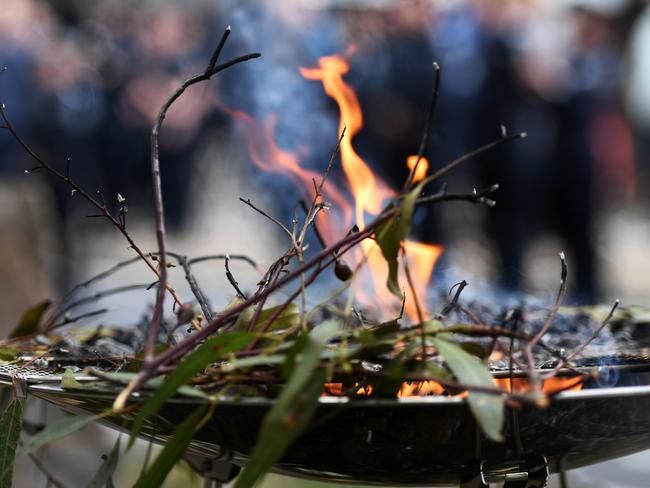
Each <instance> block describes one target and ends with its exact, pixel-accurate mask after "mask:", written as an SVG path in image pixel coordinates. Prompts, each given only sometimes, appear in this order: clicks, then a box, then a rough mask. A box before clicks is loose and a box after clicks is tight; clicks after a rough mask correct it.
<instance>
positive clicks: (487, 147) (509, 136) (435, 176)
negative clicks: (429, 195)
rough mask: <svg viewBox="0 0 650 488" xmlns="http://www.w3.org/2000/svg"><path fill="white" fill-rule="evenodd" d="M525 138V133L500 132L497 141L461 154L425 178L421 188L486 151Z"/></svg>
mask: <svg viewBox="0 0 650 488" xmlns="http://www.w3.org/2000/svg"><path fill="white" fill-rule="evenodd" d="M502 128H503V127H502ZM525 137H526V133H525V132H521V133H519V134H506V133H504V132H502V134H501V137H500V138H499V139H496V140H494V141H492V142H488V143H487V144H484V145H483V146H480V147H478V148H476V149H474V150H473V151H470V152H468V153H465V154H463V155H462V156H460V157H458V158H456V159H454V160H453V161H451V162H450V163H447V164H446V165H445V166H443V167H442V168H440V169H439V170H438V171H436V172H435V173H433V174H432V175H431V176H427V177H426V178H425V179H424V180H423V186H424V185H428V184H429V183H431V182H432V181H435V180H437V179H439V178H440V177H442V176H444V175H446V174H447V173H449V172H450V171H451V170H452V169H454V168H456V167H457V166H458V165H460V164H462V163H464V162H465V161H467V160H468V159H471V158H473V157H475V156H479V155H481V154H483V153H485V152H487V151H490V150H491V149H494V148H495V147H497V146H500V145H502V144H506V143H508V142H511V141H514V140H517V139H523V138H525Z"/></svg>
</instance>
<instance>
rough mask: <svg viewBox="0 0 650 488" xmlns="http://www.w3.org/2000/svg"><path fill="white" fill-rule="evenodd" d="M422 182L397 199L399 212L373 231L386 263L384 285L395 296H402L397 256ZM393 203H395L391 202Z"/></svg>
mask: <svg viewBox="0 0 650 488" xmlns="http://www.w3.org/2000/svg"><path fill="white" fill-rule="evenodd" d="M423 186H424V182H420V183H419V184H418V185H416V186H415V187H414V188H413V189H412V190H411V191H410V192H409V193H407V194H406V195H404V197H403V198H402V199H401V201H399V203H398V204H399V212H398V213H397V214H396V215H394V216H393V217H391V218H390V219H388V220H387V221H386V222H384V223H383V224H382V225H381V226H379V228H378V229H377V231H376V233H375V237H376V239H377V244H378V245H379V248H380V249H381V253H382V254H383V256H384V259H385V260H386V262H387V263H388V279H387V281H386V286H387V287H388V289H389V290H390V291H391V292H392V293H393V295H395V296H396V297H397V298H399V299H401V298H402V289H401V287H400V286H399V278H398V271H399V266H398V262H397V258H398V256H399V251H400V249H401V247H402V241H404V239H406V237H407V236H408V234H409V232H410V231H411V222H412V220H413V210H414V209H415V201H416V200H417V198H418V196H419V195H420V193H422V188H423ZM392 205H395V204H392Z"/></svg>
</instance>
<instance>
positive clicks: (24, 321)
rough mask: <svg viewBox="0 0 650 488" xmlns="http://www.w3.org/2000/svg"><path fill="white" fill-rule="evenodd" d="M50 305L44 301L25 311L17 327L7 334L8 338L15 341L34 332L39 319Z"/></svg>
mask: <svg viewBox="0 0 650 488" xmlns="http://www.w3.org/2000/svg"><path fill="white" fill-rule="evenodd" d="M50 303H51V302H50V301H49V300H45V301H42V302H41V303H38V304H36V305H34V306H33V307H31V308H28V309H27V310H25V312H23V315H22V317H21V318H20V322H18V325H17V326H16V327H15V328H14V330H13V331H12V332H11V334H9V338H10V339H16V338H18V337H25V336H28V335H31V334H33V333H34V332H36V331H37V330H38V326H39V324H40V323H41V318H42V317H43V314H44V313H45V311H46V310H47V309H48V307H49V306H50Z"/></svg>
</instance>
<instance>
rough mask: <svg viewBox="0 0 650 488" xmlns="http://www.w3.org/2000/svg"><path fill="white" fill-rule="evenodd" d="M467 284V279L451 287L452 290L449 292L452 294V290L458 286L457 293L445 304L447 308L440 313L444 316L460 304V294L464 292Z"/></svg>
mask: <svg viewBox="0 0 650 488" xmlns="http://www.w3.org/2000/svg"><path fill="white" fill-rule="evenodd" d="M466 286H467V281H465V280H462V281H460V282H458V283H456V284H455V285H454V286H452V287H451V290H449V294H450V295H451V292H452V291H453V290H454V288H456V287H458V288H457V289H456V294H455V295H454V298H452V299H451V301H450V302H449V303H448V304H447V305H445V308H443V309H442V312H440V315H442V316H443V317H444V316H445V315H447V314H448V313H449V312H451V311H452V310H453V309H454V307H455V306H456V305H457V304H458V299H459V298H460V294H461V293H463V290H464V289H465V287H466Z"/></svg>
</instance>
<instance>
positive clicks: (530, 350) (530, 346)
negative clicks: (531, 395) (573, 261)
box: [524, 252, 568, 386]
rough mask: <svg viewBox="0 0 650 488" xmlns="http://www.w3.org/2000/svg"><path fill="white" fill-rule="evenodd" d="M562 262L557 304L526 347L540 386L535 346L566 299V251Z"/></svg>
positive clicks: (531, 374)
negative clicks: (534, 353) (534, 355)
mask: <svg viewBox="0 0 650 488" xmlns="http://www.w3.org/2000/svg"><path fill="white" fill-rule="evenodd" d="M560 264H561V267H562V270H561V272H560V288H559V290H558V292H557V297H556V298H555V304H554V305H553V308H552V309H551V311H550V312H549V314H548V318H547V319H546V322H544V325H543V326H542V328H541V329H540V330H539V332H538V333H537V334H536V335H535V337H533V338H532V339H531V340H530V342H528V344H526V346H525V347H524V356H525V357H526V360H527V361H528V368H529V370H530V377H531V380H532V382H533V384H534V385H536V386H539V384H540V378H539V375H538V374H537V372H536V371H535V361H534V359H533V348H534V347H535V346H536V345H537V344H538V343H539V341H540V340H541V339H542V337H543V336H544V334H546V332H548V330H549V329H550V328H551V325H553V322H554V321H555V317H556V315H557V312H558V310H559V309H560V305H561V304H562V300H563V299H564V294H565V293H566V280H567V274H568V268H567V264H566V259H565V256H564V252H560Z"/></svg>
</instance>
